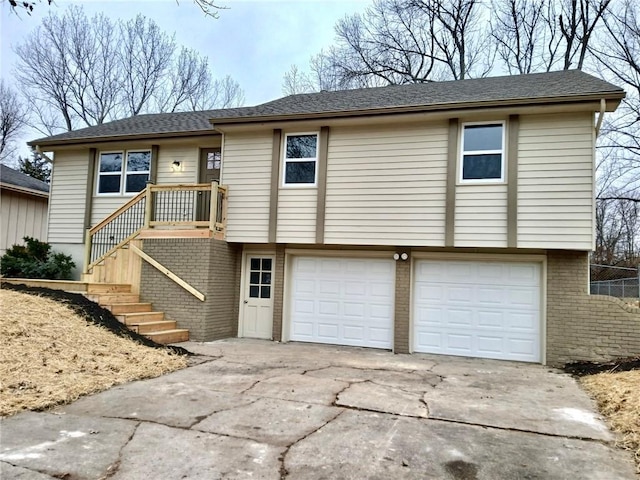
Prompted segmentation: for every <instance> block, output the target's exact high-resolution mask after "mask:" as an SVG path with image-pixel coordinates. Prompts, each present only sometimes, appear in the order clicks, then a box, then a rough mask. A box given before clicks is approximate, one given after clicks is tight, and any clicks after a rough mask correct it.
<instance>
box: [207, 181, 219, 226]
mask: <svg viewBox="0 0 640 480" xmlns="http://www.w3.org/2000/svg"><path fill="white" fill-rule="evenodd" d="M217 221H218V182H216V181H213V182H211V205H210V206H209V230H211V231H212V232H214V233H215V231H216V222H217Z"/></svg>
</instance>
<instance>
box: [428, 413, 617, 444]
mask: <svg viewBox="0 0 640 480" xmlns="http://www.w3.org/2000/svg"><path fill="white" fill-rule="evenodd" d="M424 420H428V421H435V422H445V423H455V424H458V425H465V426H468V427H477V428H484V429H495V430H501V431H503V432H516V433H529V434H532V435H541V436H543V437H552V438H566V439H567V440H581V441H584V442H592V443H599V444H601V445H606V446H611V445H615V444H616V442H615V440H604V439H601V438H592V437H584V436H581V435H567V434H560V433H550V432H538V431H535V430H529V429H526V428H515V427H501V426H499V425H486V424H482V423H473V422H465V421H464V420H453V419H450V418H439V417H429V418H425V419H424Z"/></svg>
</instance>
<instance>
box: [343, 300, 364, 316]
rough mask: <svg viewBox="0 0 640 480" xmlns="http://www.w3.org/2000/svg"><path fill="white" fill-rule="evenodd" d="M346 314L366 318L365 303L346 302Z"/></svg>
mask: <svg viewBox="0 0 640 480" xmlns="http://www.w3.org/2000/svg"><path fill="white" fill-rule="evenodd" d="M343 305H344V316H345V317H356V318H360V319H364V310H365V309H364V304H362V303H351V302H344V304H343Z"/></svg>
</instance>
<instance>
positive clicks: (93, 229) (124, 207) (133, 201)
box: [89, 188, 147, 235]
mask: <svg viewBox="0 0 640 480" xmlns="http://www.w3.org/2000/svg"><path fill="white" fill-rule="evenodd" d="M146 194H147V189H146V188H145V189H144V190H142V191H141V192H140V193H138V194H137V195H136V196H135V197H133V198H131V199H130V200H129V201H128V202H127V203H125V204H123V205H121V206H120V207H118V209H117V210H114V211H113V212H112V213H110V214H109V216H108V217H106V218H104V219H103V220H101V221H100V223H98V224H97V225H94V226H93V227H91V228H90V229H89V233H90V234H91V235H93V234H94V233H95V232H96V231H98V230H100V229H101V228H102V227H104V226H105V225H106V224H108V223H109V222H111V221H112V220H113V219H114V218H115V217H117V216H118V215H120V214H121V213H122V212H124V211H125V210H127V209H128V208H130V207H132V206H133V205H135V204H136V203H138V202H139V201H140V200H141V199H142V198H143V197H144V196H145V195H146Z"/></svg>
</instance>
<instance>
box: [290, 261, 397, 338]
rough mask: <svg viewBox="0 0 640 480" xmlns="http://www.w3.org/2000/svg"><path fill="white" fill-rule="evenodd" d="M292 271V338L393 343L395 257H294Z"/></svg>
mask: <svg viewBox="0 0 640 480" xmlns="http://www.w3.org/2000/svg"><path fill="white" fill-rule="evenodd" d="M291 273H292V285H291V289H290V292H291V297H292V298H291V303H290V311H289V316H290V319H291V323H290V326H291V327H290V338H291V340H296V341H300V342H316V343H331V344H336V345H353V346H360V347H376V348H391V347H392V342H393V303H394V282H395V264H394V262H393V261H392V260H381V259H347V258H325V257H294V258H293V262H292V272H291Z"/></svg>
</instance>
